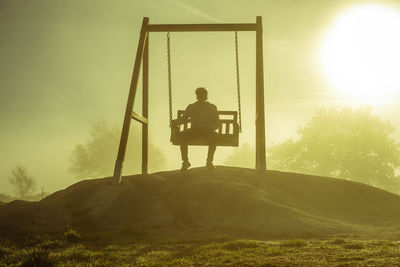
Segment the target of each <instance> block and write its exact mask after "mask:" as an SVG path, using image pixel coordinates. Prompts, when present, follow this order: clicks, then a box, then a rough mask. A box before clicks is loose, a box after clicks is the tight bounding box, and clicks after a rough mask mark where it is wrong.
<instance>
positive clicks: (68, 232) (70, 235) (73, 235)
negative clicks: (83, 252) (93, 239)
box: [64, 225, 81, 243]
mask: <svg viewBox="0 0 400 267" xmlns="http://www.w3.org/2000/svg"><path fill="white" fill-rule="evenodd" d="M64 237H65V239H66V240H67V241H68V242H70V243H75V242H78V241H79V240H80V238H81V236H80V234H79V233H78V231H76V230H75V229H74V228H72V227H71V226H69V225H68V226H67V229H65V232H64Z"/></svg>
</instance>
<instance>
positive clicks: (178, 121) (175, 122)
mask: <svg viewBox="0 0 400 267" xmlns="http://www.w3.org/2000/svg"><path fill="white" fill-rule="evenodd" d="M190 113H191V105H189V106H187V107H186V109H185V112H184V113H183V115H182V116H181V117H180V118H177V119H176V120H173V121H172V124H173V125H179V124H183V123H185V122H187V121H188V119H189V118H190Z"/></svg>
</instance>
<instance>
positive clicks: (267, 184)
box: [0, 167, 400, 238]
mask: <svg viewBox="0 0 400 267" xmlns="http://www.w3.org/2000/svg"><path fill="white" fill-rule="evenodd" d="M111 181H112V180H111V178H103V179H95V180H85V181H81V182H78V183H76V184H74V185H72V186H70V187H68V188H66V189H64V190H61V191H58V192H56V193H54V194H52V195H50V196H48V197H46V198H44V199H43V200H41V201H39V202H25V201H13V202H10V203H6V204H3V205H0V234H3V235H7V234H11V233H24V232H60V231H64V229H65V227H66V225H72V226H74V227H76V228H79V229H81V230H85V231H105V230H113V229H123V228H130V229H134V230H135V231H146V230H150V231H153V232H157V231H159V232H165V231H173V230H182V229H188V230H190V231H205V232H214V233H221V234H231V235H235V236H238V237H247V238H271V237H272V238H291V237H321V236H328V235H332V234H338V233H349V232H351V233H368V232H376V231H377V230H379V231H380V230H382V229H393V228H396V227H399V226H400V212H399V210H400V196H398V195H395V194H391V193H388V192H386V191H383V190H380V189H377V188H374V187H370V186H367V185H364V184H360V183H355V182H350V181H346V180H340V179H335V178H327V177H317V176H309V175H302V174H295V173H284V172H277V171H268V173H267V176H266V177H262V178H260V177H259V176H257V175H256V174H255V173H254V171H253V170H250V169H243V168H233V167H217V168H216V169H215V170H214V171H212V172H210V171H207V170H206V169H204V168H194V169H190V170H189V171H187V172H186V173H183V174H182V173H180V172H179V171H169V172H159V173H154V174H150V175H147V176H145V175H133V176H127V177H124V179H123V183H122V184H121V185H113V184H112V183H111Z"/></svg>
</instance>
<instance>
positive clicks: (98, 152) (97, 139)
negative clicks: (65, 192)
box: [68, 120, 166, 179]
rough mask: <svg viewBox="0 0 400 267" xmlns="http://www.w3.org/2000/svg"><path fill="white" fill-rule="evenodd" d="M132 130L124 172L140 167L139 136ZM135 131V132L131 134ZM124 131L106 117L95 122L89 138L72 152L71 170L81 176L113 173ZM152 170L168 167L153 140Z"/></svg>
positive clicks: (76, 175) (150, 168)
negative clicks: (110, 124) (111, 124)
mask: <svg viewBox="0 0 400 267" xmlns="http://www.w3.org/2000/svg"><path fill="white" fill-rule="evenodd" d="M135 130H136V129H131V131H130V137H129V141H128V147H127V151H126V157H125V166H124V171H125V172H128V173H134V172H139V170H140V169H141V149H139V148H138V146H139V147H140V142H141V139H140V135H138V134H137V131H135ZM132 132H136V134H134V135H132ZM120 136H121V130H120V129H119V128H118V127H115V126H114V127H109V126H108V125H107V123H106V122H105V121H104V120H101V121H98V122H95V123H93V124H92V129H91V132H90V138H89V140H88V141H87V142H86V144H79V145H77V146H76V147H75V149H74V150H73V151H72V155H71V157H70V166H69V169H68V171H69V172H70V173H71V174H73V175H74V176H75V177H76V178H78V179H83V178H95V177H105V176H111V175H112V173H113V170H114V164H115V160H116V157H117V152H118V146H119V141H120ZM149 155H151V157H149V170H150V171H152V170H157V169H162V168H163V167H165V163H166V160H165V156H164V154H163V153H162V151H161V150H160V149H159V148H157V147H156V146H155V145H154V144H153V143H152V142H151V141H150V142H149Z"/></svg>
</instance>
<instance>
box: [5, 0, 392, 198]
mask: <svg viewBox="0 0 400 267" xmlns="http://www.w3.org/2000/svg"><path fill="white" fill-rule="evenodd" d="M378 2H379V3H381V4H382V3H383V4H384V5H386V6H387V7H390V8H393V9H396V10H397V9H399V7H400V3H399V2H398V1H365V0H364V1H351V0H343V1H342V0H324V1H320V0H252V1H249V0H235V1H233V0H230V1H228V0H218V1H216V0H147V1H138V0H116V1H104V0H68V1H67V0H64V1H61V0H36V1H29V0H0V36H1V42H0V193H1V192H3V193H7V194H11V193H12V190H11V187H10V186H9V183H8V177H9V176H10V175H11V169H12V168H14V167H15V166H16V165H23V166H26V167H27V169H28V171H29V173H30V174H32V175H33V176H34V177H35V178H36V179H37V181H38V185H39V187H41V186H43V187H44V188H45V191H48V192H53V191H55V190H59V189H62V188H65V187H66V186H68V185H71V184H73V183H75V182H77V180H76V179H75V178H74V177H73V176H72V175H71V174H69V173H68V166H69V158H70V157H71V152H72V151H73V149H74V147H75V146H76V145H77V144H83V143H85V142H86V141H87V140H88V138H89V132H90V128H91V125H92V124H93V123H95V122H96V121H99V120H105V121H106V122H107V123H109V125H117V126H119V127H120V126H121V125H122V121H123V116H124V110H125V105H126V99H127V95H128V90H129V84H130V78H131V73H132V69H133V62H134V56H135V54H136V48H137V43H138V39H139V38H138V37H139V31H140V26H141V23H142V19H143V17H149V18H150V23H155V24H163V23H165V24H173V23H182V24H185V23H188V24H189V23H253V22H255V20H256V16H262V19H263V29H264V32H263V38H264V47H263V49H264V75H265V76H264V80H265V100H266V106H265V107H266V125H267V126H266V127H267V131H266V138H267V144H268V145H272V144H276V143H279V142H282V141H284V140H285V139H287V138H290V137H294V138H295V137H296V130H297V128H298V127H300V126H302V125H304V123H306V122H307V121H308V120H309V119H310V118H311V117H312V115H313V113H314V112H315V111H316V110H318V109H320V108H340V107H344V106H354V107H356V106H357V105H359V103H358V102H357V101H355V100H354V99H350V98H349V96H345V95H343V94H340V93H339V92H338V90H336V89H335V86H334V85H333V84H332V83H331V82H330V80H329V79H328V78H327V77H326V75H325V73H324V71H323V68H322V65H321V55H320V50H321V43H322V40H323V38H324V36H326V34H327V32H329V31H330V29H332V27H333V26H334V25H335V21H337V19H338V18H339V17H340V15H341V14H343V12H346V10H348V9H351V8H354V7H358V6H363V5H367V4H371V3H372V4H374V3H378ZM149 38H150V39H149V40H150V116H149V120H150V125H149V127H150V137H151V139H152V140H153V142H154V143H155V144H156V145H157V146H158V147H160V148H161V149H162V150H163V151H164V152H165V153H166V154H167V155H168V158H167V165H168V169H176V168H178V167H179V166H180V158H179V148H178V147H174V146H172V145H171V144H170V143H169V128H168V124H169V122H168V98H167V97H168V94H167V61H166V59H167V54H166V35H165V33H151V34H150V37H149ZM171 42H172V43H171V49H172V50H171V53H172V81H173V108H174V113H175V112H176V110H177V109H184V108H185V107H186V106H187V105H188V104H189V103H191V102H193V101H194V90H195V88H196V87H198V86H205V87H206V88H207V89H208V90H209V99H210V102H212V103H214V104H216V105H217V107H218V108H219V109H220V110H236V109H237V108H236V105H237V100H236V91H235V90H236V87H235V86H236V85H235V83H236V80H235V61H234V60H235V58H234V35H233V33H231V32H223V33H215V32H213V33H172V34H171ZM239 57H240V73H241V87H242V110H243V128H244V131H243V133H242V135H241V142H242V143H243V142H248V143H250V144H254V130H255V127H254V120H255V118H254V113H255V111H254V103H255V102H254V101H255V34H254V33H250V32H246V33H243V32H242V33H239ZM140 96H141V93H140V88H139V92H138V95H137V97H138V99H140ZM396 97H397V96H396ZM392 98H393V97H392ZM393 99H397V98H393ZM139 102H140V101H137V103H135V108H134V110H136V111H138V112H139V113H140V103H139ZM369 104H371V103H369ZM371 105H372V106H373V108H374V112H375V113H377V114H379V115H380V116H381V117H382V118H383V119H386V120H390V121H391V122H392V123H393V124H394V125H395V126H396V128H400V119H399V118H400V116H399V115H400V112H399V111H398V109H397V108H396V103H395V102H392V103H390V104H386V105H375V103H372V104H371ZM396 138H399V139H400V135H399V136H396ZM191 151H192V152H193V153H194V154H193V155H194V158H195V161H194V163H195V164H194V165H196V164H197V165H201V164H203V161H204V159H203V158H204V157H205V150H204V148H193V149H191ZM231 152H232V148H218V150H217V153H216V160H215V163H216V164H217V165H218V164H222V163H223V161H224V159H225V157H226V156H227V154H229V153H231ZM125 164H129V162H127V163H125Z"/></svg>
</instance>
